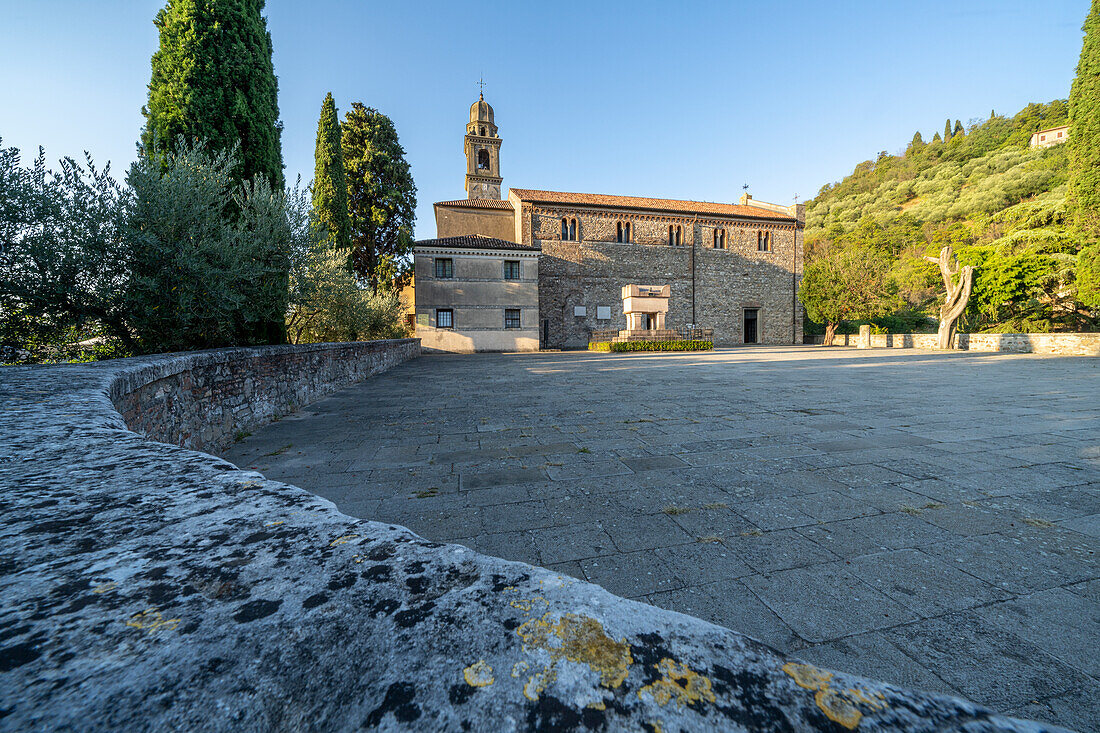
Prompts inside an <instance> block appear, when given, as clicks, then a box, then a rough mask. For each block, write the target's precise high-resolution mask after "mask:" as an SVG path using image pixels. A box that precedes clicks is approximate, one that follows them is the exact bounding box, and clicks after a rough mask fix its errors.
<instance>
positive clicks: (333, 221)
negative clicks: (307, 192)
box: [313, 92, 351, 249]
mask: <svg viewBox="0 0 1100 733" xmlns="http://www.w3.org/2000/svg"><path fill="white" fill-rule="evenodd" d="M313 160H314V165H315V167H314V170H313V211H314V214H315V215H316V217H317V221H318V222H320V223H321V224H324V225H325V227H327V228H328V232H329V235H328V236H329V242H330V243H331V244H332V245H333V246H334V247H337V248H339V249H347V248H348V247H351V220H350V219H349V218H348V180H347V174H346V173H345V171H344V151H343V146H342V143H341V140H340V119H339V117H337V115H336V102H335V101H333V99H332V92H329V93H328V94H327V95H325V101H324V102H322V103H321V118H320V119H319V120H318V122H317V147H316V149H315V150H314V153H313Z"/></svg>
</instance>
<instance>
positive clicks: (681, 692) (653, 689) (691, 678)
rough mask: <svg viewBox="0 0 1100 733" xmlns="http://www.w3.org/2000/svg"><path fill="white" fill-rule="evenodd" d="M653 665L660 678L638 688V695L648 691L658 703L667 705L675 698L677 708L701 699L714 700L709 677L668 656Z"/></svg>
mask: <svg viewBox="0 0 1100 733" xmlns="http://www.w3.org/2000/svg"><path fill="white" fill-rule="evenodd" d="M653 666H654V667H656V668H657V671H658V672H660V673H661V679H659V680H657V681H656V682H654V683H653V684H651V685H646V686H645V687H643V688H642V689H640V690H638V697H642V696H643V694H644V693H647V692H648V693H649V694H650V695H652V696H653V699H654V700H656V701H657V704H658V705H667V704H668V703H669V702H670V701H671V700H672V699H673V698H675V699H676V707H677V708H682V707H683V706H684V705H690V704H691V703H693V702H700V701H702V700H706V701H707V702H714V699H715V698H714V692H713V691H711V688H710V678H709V677H705V676H703V675H701V674H699V673H697V672H695V671H693V670H692V669H690V668H689V667H688V666H687V665H686V664H679V663H678V662H676V661H675V660H672V659H669V658H668V657H665V658H664V659H662V660H661V661H660V662H658V663H657V664H655V665H653Z"/></svg>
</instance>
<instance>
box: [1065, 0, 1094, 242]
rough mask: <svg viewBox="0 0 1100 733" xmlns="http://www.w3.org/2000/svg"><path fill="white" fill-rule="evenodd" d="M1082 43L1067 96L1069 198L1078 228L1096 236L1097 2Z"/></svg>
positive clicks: (1087, 19)
mask: <svg viewBox="0 0 1100 733" xmlns="http://www.w3.org/2000/svg"><path fill="white" fill-rule="evenodd" d="M1084 31H1085V40H1084V44H1083V45H1082V47H1081V59H1080V61H1078V63H1077V77H1076V78H1075V79H1074V80H1073V87H1072V88H1071V89H1070V93H1069V124H1070V130H1069V140H1068V142H1067V143H1066V145H1067V147H1068V148H1069V150H1068V152H1069V194H1068V196H1067V197H1066V198H1067V203H1068V204H1069V206H1070V210H1071V211H1073V214H1074V219H1075V221H1076V223H1077V225H1078V226H1080V227H1082V228H1084V229H1086V230H1088V231H1090V232H1091V233H1092V234H1097V233H1100V0H1093V1H1092V10H1091V11H1089V14H1088V17H1087V18H1085V26H1084Z"/></svg>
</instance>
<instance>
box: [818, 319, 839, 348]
mask: <svg viewBox="0 0 1100 733" xmlns="http://www.w3.org/2000/svg"><path fill="white" fill-rule="evenodd" d="M836 327H837V324H835V323H832V322H830V321H825V340H824V341H822V342H821V345H822V346H832V345H833V339H834V338H836Z"/></svg>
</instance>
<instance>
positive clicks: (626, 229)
mask: <svg viewBox="0 0 1100 733" xmlns="http://www.w3.org/2000/svg"><path fill="white" fill-rule="evenodd" d="M615 241H616V242H623V243H625V242H629V241H630V222H629V221H620V222H617V223H616V224H615Z"/></svg>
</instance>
